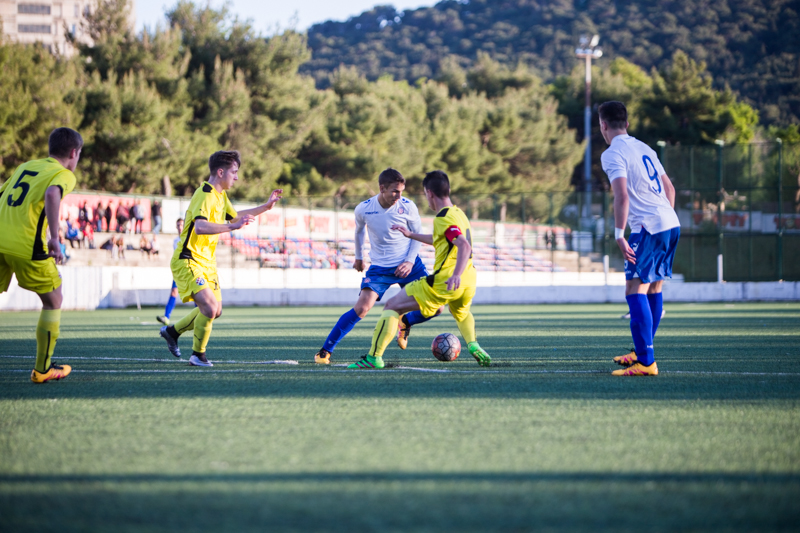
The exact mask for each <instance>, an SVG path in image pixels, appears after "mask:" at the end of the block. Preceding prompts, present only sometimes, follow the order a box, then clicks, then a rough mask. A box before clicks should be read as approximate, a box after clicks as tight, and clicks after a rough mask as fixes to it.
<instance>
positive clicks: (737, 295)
mask: <svg viewBox="0 0 800 533" xmlns="http://www.w3.org/2000/svg"><path fill="white" fill-rule="evenodd" d="M60 271H61V275H62V278H63V280H64V283H63V289H62V290H63V294H64V305H63V308H64V309H97V308H114V307H128V306H135V305H155V306H160V305H164V303H165V302H166V301H167V299H168V298H169V291H170V286H171V284H172V273H171V271H170V270H169V268H167V267H108V266H106V267H88V266H85V267H69V266H66V267H61V268H60ZM219 277H220V284H221V285H222V287H223V289H222V298H223V302H224V303H225V305H234V306H235V305H242V306H250V305H263V306H278V305H352V304H353V303H354V302H355V300H356V298H357V297H358V291H359V286H360V283H361V277H362V275H361V274H360V273H358V272H355V271H352V270H303V269H287V270H279V269H255V268H253V269H238V270H233V269H230V268H222V269H220V270H219ZM605 282H606V278H605V275H604V274H603V273H602V272H586V273H577V272H556V273H546V272H526V273H523V272H479V273H478V292H477V294H476V297H475V303H476V304H525V303H582V302H585V303H602V302H618V303H624V301H625V294H624V285H625V278H624V274H622V273H611V274H609V275H608V284H607V285H606V283H605ZM397 290H398V289H397V287H394V288H393V289H391V290H390V291H389V292H388V293H387V295H386V296H385V297H384V301H385V300H386V299H387V298H388V297H391V296H392V295H393V294H394V293H395V292H397ZM664 297H665V298H666V299H667V300H668V301H678V302H698V301H705V302H709V301H757V300H796V301H797V300H800V283H796V282H748V283H682V282H667V283H666V285H665V288H664ZM40 307H41V303H40V302H39V298H38V297H37V296H36V295H35V294H33V293H31V292H29V291H25V290H22V289H20V288H19V286H18V285H17V284H16V280H13V281H12V283H11V286H10V287H9V291H8V292H6V293H3V294H0V311H11V310H35V309H39V308H40Z"/></svg>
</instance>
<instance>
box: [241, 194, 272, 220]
mask: <svg viewBox="0 0 800 533" xmlns="http://www.w3.org/2000/svg"><path fill="white" fill-rule="evenodd" d="M281 194H283V189H275V190H274V191H272V192H271V193H270V195H269V200H267V202H266V203H264V204H261V205H259V206H257V207H253V208H252V209H242V210H241V211H239V216H241V215H250V216H253V217H257V216H258V215H260V214H261V213H263V212H265V211H269V210H270V209H272V208H273V207H275V204H276V203H278V201H279V200H280V199H281V198H282V197H281Z"/></svg>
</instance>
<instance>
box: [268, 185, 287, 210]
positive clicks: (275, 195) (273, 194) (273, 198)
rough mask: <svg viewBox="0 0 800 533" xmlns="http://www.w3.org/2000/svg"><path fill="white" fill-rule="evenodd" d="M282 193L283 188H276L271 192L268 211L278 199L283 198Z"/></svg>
mask: <svg viewBox="0 0 800 533" xmlns="http://www.w3.org/2000/svg"><path fill="white" fill-rule="evenodd" d="M281 194H283V189H275V190H274V191H272V192H271V193H270V194H269V200H267V211H269V210H270V209H272V208H273V207H274V206H275V204H276V203H277V202H278V200H280V199H281V198H282V196H281Z"/></svg>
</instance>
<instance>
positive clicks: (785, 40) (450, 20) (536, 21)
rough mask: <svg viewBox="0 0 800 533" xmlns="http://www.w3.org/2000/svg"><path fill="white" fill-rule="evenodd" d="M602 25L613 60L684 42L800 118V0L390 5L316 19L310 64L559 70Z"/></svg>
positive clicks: (395, 72) (666, 57) (663, 60)
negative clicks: (490, 63)
mask: <svg viewBox="0 0 800 533" xmlns="http://www.w3.org/2000/svg"><path fill="white" fill-rule="evenodd" d="M594 33H597V34H600V35H601V38H602V39H601V46H602V47H603V50H604V51H605V54H606V57H607V58H611V59H612V60H613V59H614V58H618V57H624V58H626V59H627V60H629V61H631V62H633V63H634V64H636V65H639V66H640V67H642V68H644V69H645V70H646V71H649V70H650V69H651V68H653V67H655V68H658V69H663V68H666V67H667V65H669V64H670V62H671V60H672V58H673V56H674V55H675V53H676V52H678V51H682V52H684V53H686V54H687V55H688V56H689V57H690V58H692V59H693V60H695V61H697V62H704V63H705V64H706V65H707V66H708V70H709V72H710V73H711V76H712V78H713V80H714V86H715V87H716V88H717V89H724V88H725V86H726V84H727V85H729V86H730V87H731V89H732V90H733V91H734V92H737V93H739V95H740V96H741V97H742V98H743V99H744V101H745V102H746V103H748V104H750V105H753V106H755V107H756V108H757V109H758V110H759V111H760V113H761V116H762V119H763V120H764V121H765V122H766V123H768V124H769V123H776V122H777V123H783V124H788V123H790V122H792V121H798V120H800V96H799V95H800V6H799V5H798V3H797V1H796V0H779V1H775V2H767V1H765V0H761V1H756V2H753V1H752V0H732V1H728V2H698V1H696V0H667V1H662V0H644V1H634V0H622V1H619V0H617V1H613V0H591V1H584V0H559V1H553V2H539V1H536V0H460V1H458V0H445V1H442V2H440V3H438V4H437V5H436V6H434V7H430V8H420V9H417V10H413V11H406V12H397V11H395V10H394V9H393V8H392V7H391V6H379V7H376V8H374V9H372V10H370V11H366V12H364V13H362V14H361V15H359V16H356V17H352V18H350V19H349V20H347V21H346V22H325V23H322V24H317V25H315V26H312V27H311V29H310V30H309V45H310V47H311V49H312V50H313V58H312V60H311V61H309V62H308V63H306V64H305V65H304V66H303V69H302V70H303V71H304V72H308V73H310V74H312V75H313V76H314V77H315V79H316V80H317V82H318V83H319V84H322V85H323V86H324V85H325V84H326V83H327V75H328V73H329V72H331V71H332V70H333V69H335V68H337V67H338V66H339V65H340V64H345V65H354V66H356V67H358V69H359V70H360V71H361V72H363V73H364V74H366V76H367V78H368V79H376V78H377V77H378V76H381V75H383V74H387V73H388V74H391V75H392V76H394V77H395V78H396V79H407V80H409V81H412V82H413V81H415V80H416V79H417V78H419V77H421V76H425V77H439V76H444V77H447V76H448V73H449V72H452V66H453V64H454V63H457V64H459V65H461V66H462V67H467V66H468V65H469V64H471V63H473V62H475V61H477V60H478V58H479V55H480V54H481V53H486V54H489V55H490V56H491V57H492V58H494V59H495V60H497V61H499V62H501V63H504V64H506V65H509V66H514V65H517V64H518V63H519V62H523V63H525V64H527V65H529V66H531V67H532V68H533V69H534V70H535V71H537V72H538V73H540V75H541V76H542V77H543V78H544V79H545V80H551V79H554V78H555V77H557V76H563V75H568V74H569V73H570V72H571V71H572V69H573V66H574V65H575V62H576V59H575V57H574V51H575V46H576V44H577V42H578V38H579V36H580V35H582V34H594ZM606 61H607V60H602V61H601V64H607V63H606Z"/></svg>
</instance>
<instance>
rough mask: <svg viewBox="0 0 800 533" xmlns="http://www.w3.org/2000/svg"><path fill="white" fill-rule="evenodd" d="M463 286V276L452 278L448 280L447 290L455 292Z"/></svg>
mask: <svg viewBox="0 0 800 533" xmlns="http://www.w3.org/2000/svg"><path fill="white" fill-rule="evenodd" d="M460 286H461V276H456V275H453V276H450V279H448V280H447V290H448V291H454V290H456V289H458V288H459V287H460Z"/></svg>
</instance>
